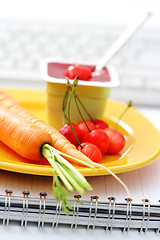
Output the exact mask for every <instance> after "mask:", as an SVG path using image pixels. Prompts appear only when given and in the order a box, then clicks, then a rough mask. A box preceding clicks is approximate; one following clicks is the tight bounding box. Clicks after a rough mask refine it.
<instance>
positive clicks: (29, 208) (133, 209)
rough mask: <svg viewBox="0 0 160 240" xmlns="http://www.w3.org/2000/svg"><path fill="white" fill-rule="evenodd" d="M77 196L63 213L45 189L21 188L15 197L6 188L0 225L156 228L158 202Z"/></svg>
mask: <svg viewBox="0 0 160 240" xmlns="http://www.w3.org/2000/svg"><path fill="white" fill-rule="evenodd" d="M81 200H82V199H81V196H80V195H75V196H74V199H73V200H70V204H71V206H72V209H71V210H70V213H69V214H68V215H66V214H65V213H64V212H63V211H62V209H61V202H58V203H57V202H56V200H55V199H51V198H47V193H46V192H40V194H39V197H37V198H33V197H31V196H30V192H29V191H23V192H22V197H18V196H12V190H9V189H6V191H5V194H4V195H0V221H1V224H3V225H8V224H10V223H12V222H16V223H17V224H19V225H20V226H24V227H27V226H28V225H29V224H33V223H34V224H36V225H37V227H41V228H43V227H45V226H46V225H48V226H50V227H55V228H57V227H59V226H64V225H65V226H68V227H70V228H77V227H84V228H87V229H90V228H91V229H94V228H103V229H105V230H110V231H111V230H112V229H114V228H116V229H120V230H123V231H129V230H130V229H137V230H139V231H145V232H146V231H147V230H154V231H156V232H160V204H154V205H153V204H150V201H149V200H148V199H142V202H141V203H140V204H135V203H132V199H130V198H126V199H125V201H126V202H125V203H119V202H118V201H117V200H116V198H114V197H108V200H107V201H106V202H102V201H99V197H98V196H91V197H90V199H88V201H86V200H85V201H81Z"/></svg>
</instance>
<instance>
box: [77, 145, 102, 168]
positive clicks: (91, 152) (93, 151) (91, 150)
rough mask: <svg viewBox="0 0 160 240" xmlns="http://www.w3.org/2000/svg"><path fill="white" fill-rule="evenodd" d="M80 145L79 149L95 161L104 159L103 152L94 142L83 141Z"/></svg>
mask: <svg viewBox="0 0 160 240" xmlns="http://www.w3.org/2000/svg"><path fill="white" fill-rule="evenodd" d="M81 145H82V148H81V146H78V148H77V149H78V150H79V151H80V152H82V153H83V154H85V155H86V156H87V157H88V158H90V159H91V160H92V161H93V162H96V163H99V162H100V161H101V160H102V153H101V151H100V149H99V148H98V147H97V146H96V145H94V144H92V143H82V144H81Z"/></svg>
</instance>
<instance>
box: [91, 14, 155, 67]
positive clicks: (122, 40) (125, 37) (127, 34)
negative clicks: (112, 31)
mask: <svg viewBox="0 0 160 240" xmlns="http://www.w3.org/2000/svg"><path fill="white" fill-rule="evenodd" d="M151 15H152V13H150V12H149V13H146V14H145V15H144V16H142V17H141V18H140V19H138V20H137V21H136V22H135V23H134V24H132V25H131V26H129V27H128V28H127V29H126V30H125V31H124V32H123V33H122V34H121V35H120V37H119V38H118V39H117V41H116V42H115V43H114V44H113V45H112V46H111V47H110V48H109V50H108V51H107V52H106V54H105V55H104V56H103V58H102V59H101V60H100V61H99V62H98V63H97V65H96V69H95V71H100V70H101V69H103V68H104V67H105V66H106V65H107V63H108V62H109V61H110V60H111V59H112V58H113V57H114V56H115V55H116V54H117V53H118V52H119V50H120V49H121V48H122V47H123V46H124V45H125V44H126V43H127V42H128V41H129V39H130V38H131V37H132V36H133V35H134V34H135V33H136V32H137V31H138V29H139V28H140V27H141V26H142V25H143V24H144V23H145V22H146V20H147V19H148V18H149V17H150V16H151Z"/></svg>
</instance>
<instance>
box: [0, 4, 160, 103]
mask: <svg viewBox="0 0 160 240" xmlns="http://www.w3.org/2000/svg"><path fill="white" fill-rule="evenodd" d="M148 11H149V12H152V17H151V18H150V19H149V20H148V21H147V22H146V23H145V25H144V26H143V27H142V28H141V29H140V30H139V31H138V32H137V33H136V35H135V36H133V38H132V39H131V40H130V41H129V42H128V43H127V45H126V46H125V47H124V48H123V49H121V51H120V52H119V53H118V54H117V55H116V56H115V57H114V58H113V60H112V61H111V64H113V65H115V66H116V68H117V72H118V75H119V78H120V87H118V88H116V89H113V90H112V92H111V97H112V98H114V99H117V100H121V101H125V102H127V101H128V100H130V99H131V100H133V102H134V104H139V105H151V106H158V107H159V105H160V2H159V1H158V0H148V1H145V0H119V1H118V0H112V1H108V0H94V1H91V0H81V1H77V0H67V1H65V0H58V1H56V0H5V1H2V0H0V87H15V88H17V87H27V88H45V82H44V81H43V80H42V79H41V76H40V60H41V59H42V58H45V57H52V58H57V59H73V61H74V62H77V63H78V62H81V61H84V60H85V61H89V62H93V63H95V64H96V63H97V62H98V61H99V60H100V59H101V58H102V57H103V55H104V54H105V52H106V51H107V50H108V49H109V48H110V46H111V45H112V44H113V43H114V42H115V40H116V39H117V38H118V37H119V36H120V34H121V33H122V32H123V31H124V30H125V29H126V27H128V26H129V25H130V24H132V23H134V21H136V20H137V19H138V18H139V17H141V16H142V15H143V14H144V13H145V12H148Z"/></svg>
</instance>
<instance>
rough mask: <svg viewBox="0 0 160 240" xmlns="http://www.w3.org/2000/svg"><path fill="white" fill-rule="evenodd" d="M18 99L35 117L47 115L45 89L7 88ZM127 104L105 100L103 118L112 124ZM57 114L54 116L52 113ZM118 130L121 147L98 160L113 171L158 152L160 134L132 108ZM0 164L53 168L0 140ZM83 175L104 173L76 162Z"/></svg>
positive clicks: (38, 171) (48, 172)
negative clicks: (115, 153) (122, 145)
mask: <svg viewBox="0 0 160 240" xmlns="http://www.w3.org/2000/svg"><path fill="white" fill-rule="evenodd" d="M6 91H7V92H8V93H10V94H11V95H12V96H13V97H14V98H15V99H16V100H17V101H18V102H19V103H21V104H22V105H23V106H24V107H25V108H26V109H28V110H29V111H30V112H31V113H33V114H35V115H36V116H37V117H38V118H40V119H43V120H44V121H47V119H46V111H45V109H46V108H45V104H46V93H45V92H44V91H35V90H21V89H19V90H18V89H15V90H13V89H12V90H9V89H7V90H6ZM125 107H126V104H124V103H121V102H118V101H114V100H108V102H107V106H106V109H105V114H104V116H103V119H104V120H106V121H107V122H108V123H109V125H110V126H112V127H114V126H115V123H116V121H117V118H118V116H119V115H120V114H121V113H122V111H123V110H124V109H125ZM55 117H56V116H55ZM119 131H121V132H122V133H123V134H124V135H125V138H126V145H125V147H124V149H123V151H122V152H121V153H120V154H117V155H108V154H106V155H104V156H103V160H102V162H101V164H103V165H104V166H107V167H109V168H110V170H112V171H113V172H114V173H120V172H126V171H130V170H134V169H137V168H140V167H143V166H145V165H147V164H149V163H151V162H152V161H153V160H155V159H156V158H157V156H158V155H159V154H160V134H159V132H158V130H157V129H156V128H155V127H154V126H153V124H152V123H151V122H150V121H148V120H147V119H146V118H145V117H144V116H143V115H142V114H141V113H139V112H138V111H137V110H136V109H135V108H130V109H129V111H128V112H127V113H126V115H125V116H124V117H123V121H121V122H120V125H119ZM0 168H1V169H4V170H8V171H13V172H19V173H26V174H32V175H43V176H52V168H51V167H50V165H49V164H48V162H47V161H44V162H43V163H39V164H37V162H32V161H30V160H28V159H24V158H22V157H20V156H19V155H18V154H16V153H14V152H13V151H12V150H10V149H9V148H8V147H6V146H5V145H4V144H2V143H0ZM76 168H77V169H78V170H79V171H80V172H81V173H82V174H83V175H84V176H96V175H107V174H108V173H107V172H106V171H105V170H104V169H96V170H92V169H89V168H87V167H80V166H76Z"/></svg>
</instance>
